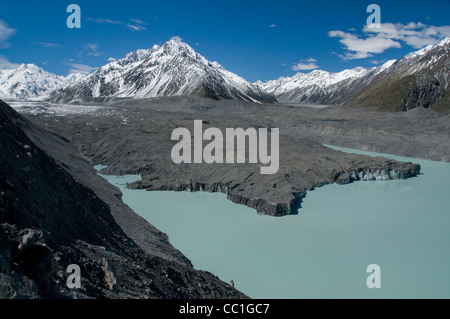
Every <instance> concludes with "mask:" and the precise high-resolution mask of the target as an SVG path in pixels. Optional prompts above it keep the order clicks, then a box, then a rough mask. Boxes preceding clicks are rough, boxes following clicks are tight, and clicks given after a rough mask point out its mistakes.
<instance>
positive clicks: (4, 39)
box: [0, 20, 17, 49]
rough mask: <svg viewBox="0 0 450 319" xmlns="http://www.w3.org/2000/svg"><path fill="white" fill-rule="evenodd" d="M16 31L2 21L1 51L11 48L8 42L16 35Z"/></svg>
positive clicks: (0, 33) (0, 24)
mask: <svg viewBox="0 0 450 319" xmlns="http://www.w3.org/2000/svg"><path fill="white" fill-rule="evenodd" d="M16 31H17V30H16V29H13V28H10V27H9V26H8V24H7V23H6V22H5V21H3V20H0V49H5V48H8V47H9V43H8V40H9V39H10V38H11V37H12V36H13V35H14V34H15V33H16Z"/></svg>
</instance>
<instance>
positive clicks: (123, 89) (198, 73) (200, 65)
mask: <svg viewBox="0 0 450 319" xmlns="http://www.w3.org/2000/svg"><path fill="white" fill-rule="evenodd" d="M184 95H196V96H200V97H208V98H212V99H215V100H220V99H233V100H243V101H252V102H257V103H271V102H275V99H274V98H273V97H272V96H271V95H269V94H267V93H265V92H263V91H262V90H260V89H259V88H257V87H255V86H254V85H252V84H251V83H249V82H248V81H246V80H245V79H243V78H242V77H239V76H237V75H236V74H234V73H232V72H229V71H227V70H226V69H225V68H223V67H222V66H221V65H220V64H219V63H217V62H210V61H208V60H207V59H206V58H204V57H203V56H202V55H200V54H199V53H197V52H195V51H194V49H192V48H191V47H190V46H189V45H188V44H186V43H184V42H182V41H181V40H178V39H171V40H169V41H168V42H166V43H165V44H164V45H162V46H157V45H155V46H153V48H152V49H149V50H138V51H135V52H131V53H129V54H127V55H126V56H125V58H123V59H120V60H118V61H114V62H111V63H109V64H107V65H105V66H103V67H101V68H99V69H98V70H97V71H95V72H94V73H91V74H90V75H88V76H87V77H85V78H83V79H81V80H80V81H78V82H76V83H73V84H71V85H69V86H68V87H66V88H64V89H60V90H58V91H56V92H54V94H53V95H52V100H53V101H58V102H59V101H64V102H69V101H74V100H77V99H81V100H85V99H89V98H110V97H117V98H130V97H131V98H153V97H163V96H184Z"/></svg>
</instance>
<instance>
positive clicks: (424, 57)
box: [255, 38, 450, 113]
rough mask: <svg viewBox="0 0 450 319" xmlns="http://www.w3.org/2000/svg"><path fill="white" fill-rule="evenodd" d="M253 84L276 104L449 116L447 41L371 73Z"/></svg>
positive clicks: (358, 70)
mask: <svg viewBox="0 0 450 319" xmlns="http://www.w3.org/2000/svg"><path fill="white" fill-rule="evenodd" d="M255 85H257V86H258V87H260V88H261V89H263V90H265V91H266V92H267V93H269V94H272V95H274V96H275V97H276V99H277V100H278V101H279V102H280V103H295V104H298V103H312V104H358V105H361V106H364V107H367V108H369V109H373V110H378V111H406V110H409V109H413V108H416V107H425V108H433V109H435V110H436V111H440V112H444V113H447V112H449V111H450V98H449V94H448V91H449V86H450V38H446V39H444V40H443V41H441V42H440V43H438V44H437V45H434V46H433V45H429V46H427V47H425V48H423V49H421V50H419V51H416V52H413V53H410V54H408V55H407V56H405V57H403V58H401V59H399V60H392V61H388V62H386V63H385V64H384V65H382V66H379V67H374V68H371V69H364V68H355V69H352V70H345V71H342V72H340V73H329V72H326V71H321V70H316V71H312V72H310V73H308V74H304V73H297V74H296V75H294V76H293V77H284V78H280V79H278V80H274V81H268V82H266V83H262V82H260V81H259V82H256V83H255Z"/></svg>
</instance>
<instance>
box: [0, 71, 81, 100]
mask: <svg viewBox="0 0 450 319" xmlns="http://www.w3.org/2000/svg"><path fill="white" fill-rule="evenodd" d="M82 77H83V75H81V74H69V75H68V76H67V77H64V76H58V75H55V74H53V73H50V72H47V71H45V70H43V69H42V68H40V67H38V66H36V65H34V64H22V65H20V66H19V67H18V68H17V69H10V70H0V99H5V100H26V99H31V98H37V97H39V98H46V97H48V96H49V95H50V93H52V92H53V91H55V90H57V89H59V88H61V87H64V86H67V85H69V84H71V83H72V82H74V81H78V80H79V79H80V78H82Z"/></svg>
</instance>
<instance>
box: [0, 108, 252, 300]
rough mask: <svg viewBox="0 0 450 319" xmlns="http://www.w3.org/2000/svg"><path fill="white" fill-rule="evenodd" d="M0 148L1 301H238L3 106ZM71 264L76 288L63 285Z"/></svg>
mask: <svg viewBox="0 0 450 319" xmlns="http://www.w3.org/2000/svg"><path fill="white" fill-rule="evenodd" d="M32 140H33V141H32ZM0 146H1V150H2V151H1V152H0V167H1V169H0V297H6V298H241V297H245V296H244V295H243V294H241V293H239V292H238V291H237V290H235V289H234V288H232V287H231V286H229V285H228V284H226V283H224V282H222V281H220V280H219V279H218V278H217V277H215V276H213V275H211V274H210V273H207V272H202V271H196V270H194V269H193V267H192V265H191V264H190V262H189V261H188V260H187V259H186V258H185V257H184V256H183V255H182V254H181V253H180V252H179V251H177V250H176V249H174V248H173V247H172V246H171V245H170V244H169V243H168V240H167V236H166V235H165V234H162V233H161V232H159V231H158V230H157V229H155V228H154V227H153V226H151V225H150V224H148V223H147V222H146V221H144V220H143V219H141V218H139V217H138V216H136V215H135V214H134V213H133V212H132V211H131V210H130V209H129V208H128V207H126V206H125V205H124V204H123V203H122V202H121V201H120V193H119V191H118V190H117V189H115V188H114V187H112V186H110V185H109V184H107V183H106V182H105V181H104V180H103V179H101V178H100V177H98V176H96V174H95V172H94V171H93V169H92V167H91V164H90V163H89V162H88V161H86V160H85V159H83V158H82V157H81V156H80V155H79V154H78V153H77V152H76V150H75V148H73V146H71V145H70V144H69V143H67V141H65V140H64V139H61V138H59V137H58V136H56V135H53V134H50V133H48V132H46V131H43V130H41V129H40V128H38V127H36V126H34V125H33V124H31V123H30V122H29V121H28V120H25V119H23V118H22V117H21V116H20V115H18V114H17V113H16V112H15V111H14V110H12V109H11V108H10V107H9V106H8V105H6V104H5V103H3V102H2V101H0ZM44 146H45V147H44ZM43 148H45V149H46V151H43V150H42V149H43ZM87 185H91V186H92V185H95V187H96V189H95V192H94V191H93V190H91V189H90V188H88V187H87ZM70 264H78V265H79V266H80V268H81V277H82V279H81V284H82V287H81V289H78V290H69V289H68V288H67V287H66V278H67V276H68V274H66V268H67V266H69V265H70Z"/></svg>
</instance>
